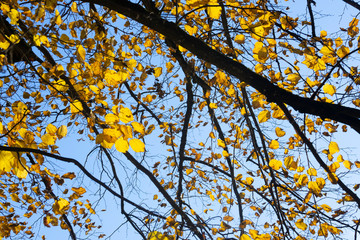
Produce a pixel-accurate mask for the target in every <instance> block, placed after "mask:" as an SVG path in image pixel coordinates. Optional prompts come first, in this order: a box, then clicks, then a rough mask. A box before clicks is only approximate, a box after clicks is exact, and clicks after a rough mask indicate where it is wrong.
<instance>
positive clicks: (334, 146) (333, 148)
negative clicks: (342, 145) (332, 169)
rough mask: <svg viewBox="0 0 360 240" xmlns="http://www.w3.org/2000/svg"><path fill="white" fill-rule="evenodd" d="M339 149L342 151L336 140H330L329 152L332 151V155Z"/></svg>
mask: <svg viewBox="0 0 360 240" xmlns="http://www.w3.org/2000/svg"><path fill="white" fill-rule="evenodd" d="M339 151H340V149H339V146H338V144H337V143H336V142H330V144H329V152H330V154H331V155H332V154H334V153H337V152H339Z"/></svg>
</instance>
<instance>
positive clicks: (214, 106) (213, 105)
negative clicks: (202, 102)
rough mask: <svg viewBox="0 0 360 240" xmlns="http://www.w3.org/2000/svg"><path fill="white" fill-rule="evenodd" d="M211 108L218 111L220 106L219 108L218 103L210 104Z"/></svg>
mask: <svg viewBox="0 0 360 240" xmlns="http://www.w3.org/2000/svg"><path fill="white" fill-rule="evenodd" d="M209 107H210V108H211V109H216V108H218V106H217V104H216V103H210V104H209Z"/></svg>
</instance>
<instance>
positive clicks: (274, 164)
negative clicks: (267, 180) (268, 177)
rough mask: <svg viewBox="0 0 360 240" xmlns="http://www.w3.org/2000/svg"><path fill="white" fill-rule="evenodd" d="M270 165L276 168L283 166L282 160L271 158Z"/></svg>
mask: <svg viewBox="0 0 360 240" xmlns="http://www.w3.org/2000/svg"><path fill="white" fill-rule="evenodd" d="M269 166H270V167H271V168H272V169H274V170H279V169H280V168H281V166H282V162H281V161H279V160H276V159H271V160H270V162H269Z"/></svg>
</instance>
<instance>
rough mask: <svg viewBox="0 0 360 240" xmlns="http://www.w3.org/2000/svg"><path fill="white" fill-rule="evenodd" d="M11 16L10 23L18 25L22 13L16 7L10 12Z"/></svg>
mask: <svg viewBox="0 0 360 240" xmlns="http://www.w3.org/2000/svg"><path fill="white" fill-rule="evenodd" d="M8 16H9V18H10V20H11V21H10V24H12V25H17V22H18V21H19V19H20V13H19V12H18V11H17V10H16V9H11V10H10V13H9V14H8Z"/></svg>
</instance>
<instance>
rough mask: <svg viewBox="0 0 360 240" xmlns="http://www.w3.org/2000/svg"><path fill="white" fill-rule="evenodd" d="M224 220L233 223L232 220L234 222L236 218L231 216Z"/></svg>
mask: <svg viewBox="0 0 360 240" xmlns="http://www.w3.org/2000/svg"><path fill="white" fill-rule="evenodd" d="M224 220H225V221H227V222H231V221H232V220H234V218H233V217H231V216H225V217H224Z"/></svg>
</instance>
